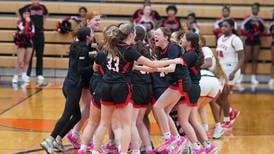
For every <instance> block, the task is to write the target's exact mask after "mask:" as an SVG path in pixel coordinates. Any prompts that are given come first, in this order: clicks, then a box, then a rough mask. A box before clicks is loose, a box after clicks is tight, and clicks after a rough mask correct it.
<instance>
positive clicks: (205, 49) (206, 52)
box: [202, 47, 216, 72]
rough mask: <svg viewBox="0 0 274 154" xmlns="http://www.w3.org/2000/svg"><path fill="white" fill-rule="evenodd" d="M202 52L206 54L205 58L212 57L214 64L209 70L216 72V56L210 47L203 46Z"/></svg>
mask: <svg viewBox="0 0 274 154" xmlns="http://www.w3.org/2000/svg"><path fill="white" fill-rule="evenodd" d="M202 52H203V55H204V59H207V58H211V59H212V65H211V67H210V68H208V70H210V71H211V72H215V69H216V58H215V56H214V54H213V52H212V50H211V49H210V48H209V47H202Z"/></svg>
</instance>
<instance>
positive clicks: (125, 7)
mask: <svg viewBox="0 0 274 154" xmlns="http://www.w3.org/2000/svg"><path fill="white" fill-rule="evenodd" d="M151 2H152V8H153V9H155V10H157V11H158V12H159V13H160V15H161V16H166V13H165V8H166V6H167V5H168V4H170V3H175V4H177V7H178V16H180V17H185V16H186V14H187V11H189V10H192V11H194V12H195V13H196V15H197V17H198V21H199V25H200V27H201V34H203V35H204V36H205V37H206V40H207V45H208V46H209V47H211V48H212V49H213V50H214V49H215V44H216V40H215V36H214V35H213V33H212V31H213V21H214V19H215V18H216V17H219V16H220V15H221V9H222V5H223V4H231V5H232V8H231V16H232V17H234V18H236V19H237V21H238V25H240V21H241V20H242V19H243V18H244V17H245V16H247V15H249V13H250V10H251V9H250V6H249V5H248V4H252V3H253V2H256V1H255V0H221V1H219V2H218V4H216V1H215V0H151ZM28 3H30V1H23V2H22V1H0V68H14V66H15V62H16V54H15V53H16V52H15V51H16V48H15V46H14V44H13V34H14V33H15V29H16V21H17V19H18V16H16V12H17V11H18V9H19V8H20V7H22V6H24V5H26V4H28ZM260 3H261V4H262V7H261V11H260V16H261V17H263V18H264V19H265V20H266V21H267V20H270V19H272V8H273V7H274V1H273V0H264V1H261V2H260ZM43 4H45V5H46V7H47V8H48V11H49V16H48V18H47V20H46V24H45V30H46V31H45V43H46V44H45V52H44V55H45V57H44V68H45V69H66V68H67V65H68V58H67V53H68V48H69V44H70V42H71V41H72V40H73V38H72V36H71V35H70V34H68V35H61V34H59V33H57V32H56V31H55V29H56V23H57V21H58V20H60V19H62V17H63V16H66V15H73V14H77V12H78V8H79V7H80V6H85V7H87V8H88V10H89V11H96V12H98V13H99V14H101V15H103V18H102V22H101V25H100V29H99V31H97V32H96V39H97V40H98V41H100V40H102V39H101V38H102V30H103V28H104V27H105V26H107V25H109V24H117V23H120V22H125V21H128V20H129V19H130V18H131V16H132V14H133V12H134V11H135V10H137V9H139V8H141V7H142V5H143V0H103V1H100V2H60V1H57V2H43ZM266 23H268V22H266ZM239 29H240V27H239ZM270 44H271V37H269V36H264V37H263V38H262V49H261V54H260V57H259V62H260V64H259V66H258V73H259V74H269V72H270V66H271V64H270V62H271V56H270ZM34 59H35V58H34ZM34 61H35V60H34ZM33 66H35V65H33ZM249 71H250V66H249V67H248V69H247V72H249Z"/></svg>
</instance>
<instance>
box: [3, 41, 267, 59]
mask: <svg viewBox="0 0 274 154" xmlns="http://www.w3.org/2000/svg"><path fill="white" fill-rule="evenodd" d="M69 46H70V45H69V44H64V45H61V44H45V50H44V55H45V56H59V57H63V56H67V55H68V52H69ZM211 49H212V51H213V52H215V48H211ZM0 54H6V55H7V54H8V55H15V54H16V47H15V45H14V44H13V43H0ZM258 60H260V61H271V60H272V59H271V52H270V50H269V49H262V50H260V55H259V59H258Z"/></svg>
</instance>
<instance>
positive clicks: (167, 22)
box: [162, 5, 182, 32]
mask: <svg viewBox="0 0 274 154" xmlns="http://www.w3.org/2000/svg"><path fill="white" fill-rule="evenodd" d="M166 13H167V18H166V19H164V20H163V22H162V27H166V28H168V29H170V30H171V31H172V32H175V31H179V30H181V28H182V26H181V22H180V19H179V18H177V17H176V14H177V7H176V6H175V5H169V6H167V8H166Z"/></svg>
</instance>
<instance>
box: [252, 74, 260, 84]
mask: <svg viewBox="0 0 274 154" xmlns="http://www.w3.org/2000/svg"><path fill="white" fill-rule="evenodd" d="M251 83H252V84H259V81H258V80H257V79H256V76H255V75H251Z"/></svg>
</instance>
